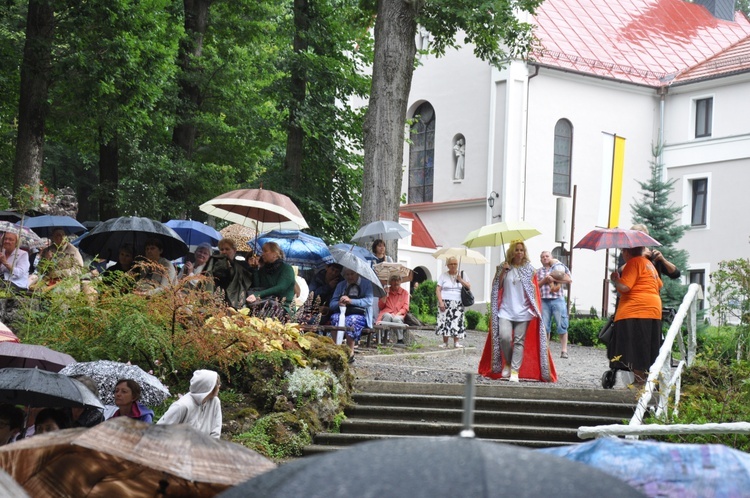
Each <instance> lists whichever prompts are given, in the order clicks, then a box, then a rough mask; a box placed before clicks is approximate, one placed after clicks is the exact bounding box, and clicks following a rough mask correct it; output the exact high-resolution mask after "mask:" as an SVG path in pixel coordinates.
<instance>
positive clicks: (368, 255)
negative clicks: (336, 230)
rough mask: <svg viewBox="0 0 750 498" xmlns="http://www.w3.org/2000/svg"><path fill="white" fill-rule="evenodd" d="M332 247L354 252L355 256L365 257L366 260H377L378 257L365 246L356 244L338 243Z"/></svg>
mask: <svg viewBox="0 0 750 498" xmlns="http://www.w3.org/2000/svg"><path fill="white" fill-rule="evenodd" d="M331 249H341V250H342V251H348V252H351V253H354V255H355V256H357V257H358V258H360V259H364V260H365V261H377V259H378V258H376V257H375V255H374V254H373V253H372V252H370V251H369V250H367V249H365V248H364V247H360V246H355V245H352V244H336V245H333V246H331Z"/></svg>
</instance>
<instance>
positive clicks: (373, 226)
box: [352, 221, 411, 242]
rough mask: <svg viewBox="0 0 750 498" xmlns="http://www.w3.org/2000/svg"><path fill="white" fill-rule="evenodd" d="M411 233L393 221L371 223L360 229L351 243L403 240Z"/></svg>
mask: <svg viewBox="0 0 750 498" xmlns="http://www.w3.org/2000/svg"><path fill="white" fill-rule="evenodd" d="M409 235H411V232H410V231H409V230H407V229H406V228H404V227H403V226H402V225H401V224H400V223H397V222H395V221H373V222H372V223H368V224H367V225H365V226H363V227H362V228H360V229H359V230H358V231H357V233H355V234H354V237H352V242H364V241H368V240H369V241H373V240H375V239H382V240H395V239H403V238H404V237H408V236H409Z"/></svg>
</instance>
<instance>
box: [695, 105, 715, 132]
mask: <svg viewBox="0 0 750 498" xmlns="http://www.w3.org/2000/svg"><path fill="white" fill-rule="evenodd" d="M713 109H714V99H713V97H710V98H707V99H698V100H696V101H695V138H702V137H710V136H711V125H712V121H713Z"/></svg>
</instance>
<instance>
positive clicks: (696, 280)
mask: <svg viewBox="0 0 750 498" xmlns="http://www.w3.org/2000/svg"><path fill="white" fill-rule="evenodd" d="M688 273H689V277H690V283H691V284H698V285H700V286H701V290H702V291H703V295H704V296H705V295H706V270H689V272H688ZM704 302H705V300H704V299H701V300H700V301H698V308H699V309H703V307H704Z"/></svg>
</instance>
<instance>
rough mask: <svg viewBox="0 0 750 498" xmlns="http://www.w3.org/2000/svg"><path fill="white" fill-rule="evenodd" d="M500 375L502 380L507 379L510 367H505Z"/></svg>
mask: <svg viewBox="0 0 750 498" xmlns="http://www.w3.org/2000/svg"><path fill="white" fill-rule="evenodd" d="M501 375H502V378H503V379H507V378H508V377H510V366H509V365H505V366H504V367H503V373H502V374H501Z"/></svg>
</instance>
